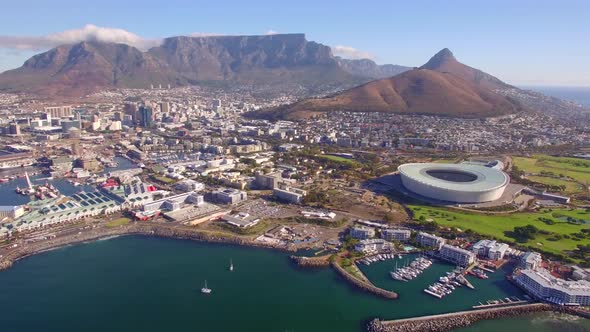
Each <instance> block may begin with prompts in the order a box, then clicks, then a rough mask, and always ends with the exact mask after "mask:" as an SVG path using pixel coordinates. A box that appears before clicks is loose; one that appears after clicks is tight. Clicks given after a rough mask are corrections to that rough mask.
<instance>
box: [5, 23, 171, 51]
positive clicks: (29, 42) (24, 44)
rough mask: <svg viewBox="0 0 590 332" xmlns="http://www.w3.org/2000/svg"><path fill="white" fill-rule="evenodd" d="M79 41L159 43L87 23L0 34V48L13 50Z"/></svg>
mask: <svg viewBox="0 0 590 332" xmlns="http://www.w3.org/2000/svg"><path fill="white" fill-rule="evenodd" d="M81 41H100V42H111V43H122V44H127V45H131V46H135V47H138V48H141V49H147V48H150V47H152V46H157V45H159V44H160V42H161V40H160V39H146V38H143V37H140V36H138V35H136V34H134V33H132V32H129V31H127V30H123V29H116V28H105V27H99V26H96V25H93V24H87V25H85V26H84V27H82V28H81V29H72V30H65V31H62V32H57V33H52V34H49V35H45V36H0V48H6V49H15V50H43V49H48V48H52V47H55V46H58V45H62V44H73V43H78V42H81Z"/></svg>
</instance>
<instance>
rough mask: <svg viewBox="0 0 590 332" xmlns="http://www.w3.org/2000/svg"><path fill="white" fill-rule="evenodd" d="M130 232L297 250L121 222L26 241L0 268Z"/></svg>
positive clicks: (229, 236) (240, 239)
mask: <svg viewBox="0 0 590 332" xmlns="http://www.w3.org/2000/svg"><path fill="white" fill-rule="evenodd" d="M129 235H141V236H153V237H162V238H171V239H179V240H192V241H200V242H206V243H225V244H232V245H239V246H247V247H257V248H267V249H276V250H281V251H287V252H295V251H296V250H295V249H291V248H287V247H284V246H276V245H272V244H268V243H263V242H256V241H254V240H250V239H244V238H239V237H237V236H231V235H220V234H210V233H207V232H203V231H200V230H196V229H191V228H188V227H178V226H175V225H166V224H156V223H152V224H147V223H143V224H139V223H136V224H131V225H127V226H120V227H117V228H99V229H93V230H92V231H91V232H85V233H80V234H72V235H68V236H64V237H59V238H54V239H50V240H43V241H39V242H35V243H29V244H27V245H26V246H23V247H17V248H15V249H14V250H12V251H11V252H9V253H7V254H6V255H5V256H4V257H2V258H1V259H0V271H3V270H6V269H9V268H10V267H12V265H13V264H14V263H16V262H17V261H19V260H21V259H23V258H26V257H29V256H33V255H37V254H40V253H43V252H46V251H50V250H54V249H59V248H62V247H66V246H70V245H75V244H80V243H85V242H94V241H99V240H105V239H109V238H115V237H119V236H129Z"/></svg>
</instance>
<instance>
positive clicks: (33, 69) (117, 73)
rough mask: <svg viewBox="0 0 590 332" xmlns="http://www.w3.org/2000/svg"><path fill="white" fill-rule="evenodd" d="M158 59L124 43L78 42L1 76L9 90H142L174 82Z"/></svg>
mask: <svg viewBox="0 0 590 332" xmlns="http://www.w3.org/2000/svg"><path fill="white" fill-rule="evenodd" d="M174 76H175V75H174V73H173V72H172V71H171V70H170V69H169V68H168V66H166V65H165V64H163V63H161V62H159V61H158V60H157V59H155V58H153V57H151V56H149V55H147V54H144V53H142V52H141V51H139V50H137V49H136V48H134V47H131V46H128V45H124V44H113V43H100V42H81V43H78V44H74V45H64V46H59V47H56V48H54V49H52V50H49V51H47V52H45V53H42V54H39V55H35V56H33V57H32V58H31V59H29V60H27V61H26V62H25V63H24V65H23V66H22V67H20V68H17V69H14V70H9V71H6V72H4V73H2V74H1V75H0V87H1V88H2V89H3V90H9V91H31V92H37V93H42V94H57V95H82V94H87V93H91V92H94V91H97V90H98V89H103V88H111V87H116V86H125V87H144V86H145V83H143V82H144V81H149V80H157V81H159V82H163V83H170V82H175V78H174Z"/></svg>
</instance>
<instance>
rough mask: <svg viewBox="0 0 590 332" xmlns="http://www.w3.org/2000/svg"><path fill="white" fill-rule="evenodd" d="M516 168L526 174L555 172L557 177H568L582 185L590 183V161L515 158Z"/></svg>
mask: <svg viewBox="0 0 590 332" xmlns="http://www.w3.org/2000/svg"><path fill="white" fill-rule="evenodd" d="M512 161H513V163H514V165H515V166H516V167H518V168H519V169H521V170H523V171H525V172H526V173H534V174H537V175H538V174H539V173H541V172H553V173H554V174H555V175H556V176H560V175H563V176H567V177H570V178H572V179H573V180H575V181H577V182H580V183H582V184H585V183H590V161H588V160H583V159H577V158H570V157H552V156H548V155H534V156H532V157H513V158H512Z"/></svg>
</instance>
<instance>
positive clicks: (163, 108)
mask: <svg viewBox="0 0 590 332" xmlns="http://www.w3.org/2000/svg"><path fill="white" fill-rule="evenodd" d="M160 112H162V113H168V112H170V104H168V103H167V102H161V103H160Z"/></svg>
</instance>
